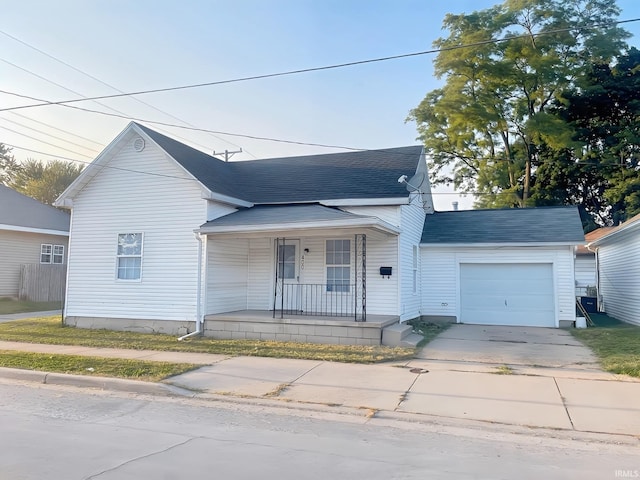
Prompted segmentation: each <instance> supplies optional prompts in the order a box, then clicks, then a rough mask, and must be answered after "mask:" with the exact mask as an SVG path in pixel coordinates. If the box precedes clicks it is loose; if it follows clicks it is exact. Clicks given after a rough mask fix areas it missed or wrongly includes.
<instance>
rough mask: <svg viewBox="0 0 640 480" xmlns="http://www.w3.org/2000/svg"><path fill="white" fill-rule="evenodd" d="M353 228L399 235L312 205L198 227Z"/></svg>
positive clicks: (261, 210)
mask: <svg viewBox="0 0 640 480" xmlns="http://www.w3.org/2000/svg"><path fill="white" fill-rule="evenodd" d="M353 227H365V228H373V229H375V230H378V231H381V232H384V233H386V234H397V233H399V231H398V229H397V228H396V227H394V226H392V225H390V224H388V223H386V222H384V221H382V220H380V219H379V218H377V217H368V216H364V215H356V214H355V213H350V212H345V211H343V210H340V209H338V208H333V207H325V206H323V205H318V204H315V203H305V204H298V205H257V206H255V207H253V208H249V209H244V210H238V211H237V212H234V213H231V214H229V215H225V216H224V217H220V218H216V219H215V220H211V221H209V222H207V223H205V224H204V225H202V226H201V227H200V232H202V233H235V232H266V231H276V230H287V231H292V230H309V229H313V228H353Z"/></svg>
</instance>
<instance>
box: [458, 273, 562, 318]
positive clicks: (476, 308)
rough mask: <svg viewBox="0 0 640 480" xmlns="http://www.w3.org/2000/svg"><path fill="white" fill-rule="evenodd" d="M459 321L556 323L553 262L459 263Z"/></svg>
mask: <svg viewBox="0 0 640 480" xmlns="http://www.w3.org/2000/svg"><path fill="white" fill-rule="evenodd" d="M460 303H461V311H460V321H461V322H462V323H477V324H486V325H523V326H545V327H554V326H555V298H554V288H553V266H552V264H550V263H539V264H515V263H514V264H472V263H468V264H464V263H463V264H460Z"/></svg>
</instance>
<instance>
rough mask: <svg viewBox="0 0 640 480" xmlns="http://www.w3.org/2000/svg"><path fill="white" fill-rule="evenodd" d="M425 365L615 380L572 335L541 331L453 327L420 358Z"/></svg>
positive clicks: (530, 328) (545, 329)
mask: <svg viewBox="0 0 640 480" xmlns="http://www.w3.org/2000/svg"><path fill="white" fill-rule="evenodd" d="M418 357H419V358H420V359H422V360H429V361H430V363H431V364H432V365H433V363H436V364H440V366H441V367H443V368H444V367H449V368H451V367H456V369H460V370H467V371H495V369H496V368H497V367H500V366H504V365H506V366H508V367H510V368H511V369H512V370H513V371H514V373H535V374H544V371H545V370H546V371H547V373H549V374H552V375H555V376H557V375H558V372H560V376H588V377H589V378H594V377H600V376H601V377H602V378H609V377H611V374H607V373H605V372H603V371H602V369H601V368H600V366H599V364H598V361H597V358H596V357H595V355H594V354H593V353H592V352H591V350H590V349H588V348H587V347H585V346H584V345H583V344H582V343H580V342H579V341H578V340H576V339H575V338H574V337H573V336H572V335H571V333H569V332H568V331H566V330H561V329H556V328H540V327H506V326H492V325H461V324H456V325H452V326H451V327H450V328H449V329H448V330H446V331H445V332H443V333H441V334H440V335H439V336H438V337H436V339H435V340H433V341H432V342H431V343H429V344H428V345H427V346H426V347H425V348H423V349H422V351H421V352H420V353H419V354H418Z"/></svg>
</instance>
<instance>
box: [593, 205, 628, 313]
mask: <svg viewBox="0 0 640 480" xmlns="http://www.w3.org/2000/svg"><path fill="white" fill-rule="evenodd" d="M588 247H589V249H590V250H593V251H595V252H596V265H597V275H598V277H597V286H598V300H599V301H598V307H599V310H600V311H603V312H605V313H607V315H610V316H612V317H614V318H617V319H618V320H622V321H624V322H628V323H634V324H636V325H640V215H636V216H635V217H633V218H632V219H631V220H628V221H626V222H625V223H623V224H622V225H619V226H617V227H615V228H613V229H611V230H610V231H608V232H607V233H606V234H605V235H603V236H602V237H600V238H599V239H597V240H595V241H593V242H591V243H590V244H589V245H588Z"/></svg>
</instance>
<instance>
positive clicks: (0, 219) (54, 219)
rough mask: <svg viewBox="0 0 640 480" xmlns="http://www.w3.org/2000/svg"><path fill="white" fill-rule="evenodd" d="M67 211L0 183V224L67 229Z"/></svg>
mask: <svg viewBox="0 0 640 480" xmlns="http://www.w3.org/2000/svg"><path fill="white" fill-rule="evenodd" d="M70 218H71V217H70V216H69V214H68V213H66V212H63V211H60V210H58V209H57V208H53V207H50V206H49V205H44V204H42V203H40V202H38V201H37V200H34V199H33V198H31V197H27V196H26V195H22V194H21V193H18V192H16V191H15V190H13V189H11V188H9V187H5V186H4V185H0V224H2V225H12V226H15V227H25V228H42V229H45V230H59V231H64V232H68V231H69V219H70Z"/></svg>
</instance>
